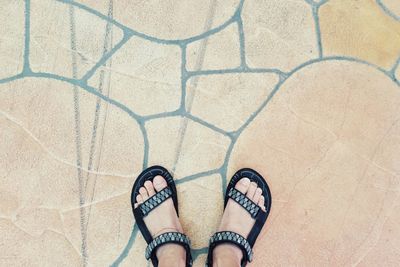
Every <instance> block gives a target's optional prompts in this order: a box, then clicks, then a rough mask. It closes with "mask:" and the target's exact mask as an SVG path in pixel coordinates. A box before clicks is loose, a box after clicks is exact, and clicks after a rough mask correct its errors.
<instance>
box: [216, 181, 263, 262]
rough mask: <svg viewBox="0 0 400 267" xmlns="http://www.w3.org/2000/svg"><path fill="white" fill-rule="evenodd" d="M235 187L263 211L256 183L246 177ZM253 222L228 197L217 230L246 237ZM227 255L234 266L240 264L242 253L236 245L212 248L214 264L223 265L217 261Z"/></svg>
mask: <svg viewBox="0 0 400 267" xmlns="http://www.w3.org/2000/svg"><path fill="white" fill-rule="evenodd" d="M235 188H236V190H238V191H240V192H241V193H243V194H245V195H246V197H248V198H249V199H250V200H252V201H253V202H254V203H256V204H258V206H259V207H260V208H261V209H262V210H263V211H265V206H264V196H263V192H262V189H261V188H259V187H257V184H256V183H254V182H250V180H249V179H248V178H242V179H240V181H239V182H238V183H237V184H236V186H235ZM254 223H255V219H253V218H252V217H251V216H250V214H249V213H248V212H247V211H246V210H245V209H244V208H243V207H242V206H240V205H239V204H238V203H236V202H235V201H234V200H232V199H229V200H228V203H227V205H226V207H225V211H224V214H223V216H222V219H221V223H220V225H219V228H218V231H232V232H235V233H238V234H240V235H241V236H243V237H245V238H247V236H248V235H249V233H250V231H251V229H252V228H253V226H254ZM227 257H229V258H230V259H233V260H234V261H235V262H236V263H237V265H236V266H240V262H241V260H242V257H243V253H242V251H241V250H240V249H239V248H238V247H237V246H235V245H231V244H221V245H218V246H217V247H216V248H215V249H214V251H213V258H214V263H215V266H223V265H221V264H218V262H221V261H220V259H223V258H224V259H226V258H227Z"/></svg>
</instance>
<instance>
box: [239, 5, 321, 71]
mask: <svg viewBox="0 0 400 267" xmlns="http://www.w3.org/2000/svg"><path fill="white" fill-rule="evenodd" d="M242 17H243V23H244V33H245V37H246V38H245V48H246V59H247V64H248V65H249V66H250V67H264V68H278V69H280V70H283V71H290V70H292V69H293V68H294V67H296V66H298V65H300V64H301V63H303V62H306V61H308V60H310V59H313V58H316V57H318V48H317V40H316V33H315V30H314V20H313V17H312V10H311V7H310V6H309V5H308V4H307V3H306V1H303V0H294V1H280V0H273V1H257V0H251V1H245V4H244V8H243V14H242ZM282 18H285V19H284V20H283V19H282Z"/></svg>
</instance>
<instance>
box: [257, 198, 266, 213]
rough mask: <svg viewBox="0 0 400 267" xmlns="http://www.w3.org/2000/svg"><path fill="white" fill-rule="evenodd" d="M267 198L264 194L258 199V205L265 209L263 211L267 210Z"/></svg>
mask: <svg viewBox="0 0 400 267" xmlns="http://www.w3.org/2000/svg"><path fill="white" fill-rule="evenodd" d="M264 202H265V198H264V196H261V197H260V199H259V200H258V206H260V207H261V209H262V210H263V211H265V205H264V204H265V203H264Z"/></svg>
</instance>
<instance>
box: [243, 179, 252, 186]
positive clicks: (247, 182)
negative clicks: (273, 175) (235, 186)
mask: <svg viewBox="0 0 400 267" xmlns="http://www.w3.org/2000/svg"><path fill="white" fill-rule="evenodd" d="M242 184H243V185H249V184H250V179H249V178H243V179H242Z"/></svg>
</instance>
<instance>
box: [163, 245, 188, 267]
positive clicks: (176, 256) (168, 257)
mask: <svg viewBox="0 0 400 267" xmlns="http://www.w3.org/2000/svg"><path fill="white" fill-rule="evenodd" d="M156 256H157V259H158V262H159V264H160V267H162V266H185V265H186V250H185V249H184V248H183V247H182V246H181V245H177V244H166V245H163V246H161V247H159V248H158V249H157V251H156Z"/></svg>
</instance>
